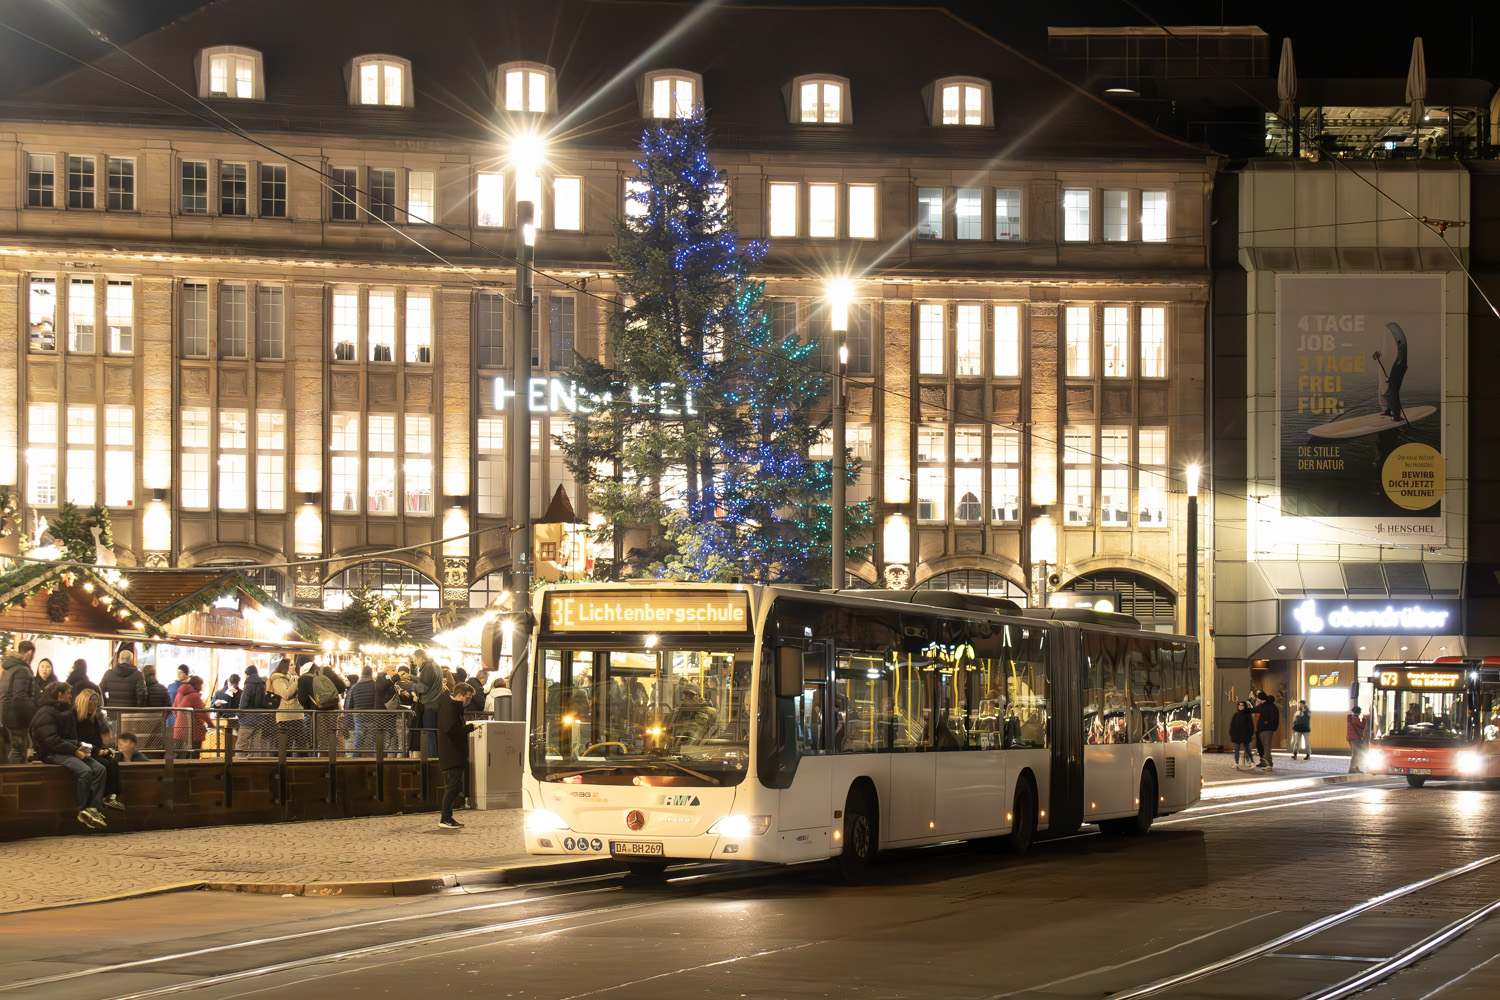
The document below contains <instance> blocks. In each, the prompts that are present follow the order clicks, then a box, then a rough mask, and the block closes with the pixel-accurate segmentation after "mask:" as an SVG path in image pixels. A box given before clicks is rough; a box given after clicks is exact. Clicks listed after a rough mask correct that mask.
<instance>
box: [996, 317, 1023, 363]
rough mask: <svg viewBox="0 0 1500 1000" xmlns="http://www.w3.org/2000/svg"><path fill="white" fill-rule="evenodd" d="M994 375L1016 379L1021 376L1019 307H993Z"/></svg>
mask: <svg viewBox="0 0 1500 1000" xmlns="http://www.w3.org/2000/svg"><path fill="white" fill-rule="evenodd" d="M995 374H996V375H997V376H999V377H1000V378H1017V377H1019V376H1020V374H1021V307H1020V306H996V307H995Z"/></svg>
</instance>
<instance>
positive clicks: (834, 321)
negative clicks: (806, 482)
mask: <svg viewBox="0 0 1500 1000" xmlns="http://www.w3.org/2000/svg"><path fill="white" fill-rule="evenodd" d="M828 307H829V311H830V314H831V315H830V317H829V326H830V327H831V328H832V330H833V333H834V334H835V336H836V337H837V338H838V362H837V366H836V369H835V372H834V376H833V499H832V501H831V503H832V507H833V511H832V514H833V517H832V521H833V523H832V539H831V542H830V544H831V546H832V549H833V552H832V558H831V560H830V570H829V574H828V576H829V581H828V582H829V586H830V587H831V588H832V589H833V590H842V589H843V588H844V557H845V554H846V552H847V549H848V546H847V543H846V542H845V540H844V515H845V509H844V504H845V489H846V484H845V480H846V479H847V478H848V468H847V463H846V461H845V452H846V450H847V443H848V428H847V426H846V422H845V416H846V412H845V411H846V410H847V408H848V400H847V399H846V398H845V396H844V373H845V371H846V370H847V368H848V364H849V344H848V334H849V283H848V282H847V281H844V280H837V281H833V282H830V283H829V286H828Z"/></svg>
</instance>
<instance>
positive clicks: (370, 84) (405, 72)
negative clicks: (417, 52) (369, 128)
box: [349, 55, 412, 108]
mask: <svg viewBox="0 0 1500 1000" xmlns="http://www.w3.org/2000/svg"><path fill="white" fill-rule="evenodd" d="M411 91H412V87H411V61H410V60H408V59H402V58H401V57H400V56H387V55H368V56H359V57H358V58H356V59H355V60H353V61H352V62H351V63H350V64H349V103H350V104H367V105H387V106H389V107H397V108H409V107H411V106H412V92H411Z"/></svg>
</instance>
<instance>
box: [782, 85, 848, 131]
mask: <svg viewBox="0 0 1500 1000" xmlns="http://www.w3.org/2000/svg"><path fill="white" fill-rule="evenodd" d="M847 86H848V83H847V82H846V81H843V80H834V79H822V80H800V81H798V82H797V84H796V86H795V93H796V94H797V115H796V118H795V119H794V120H795V121H798V122H802V123H805V124H820V125H839V124H847V123H848V122H849V117H848V101H846V100H845V99H844V94H845V89H846V87H847Z"/></svg>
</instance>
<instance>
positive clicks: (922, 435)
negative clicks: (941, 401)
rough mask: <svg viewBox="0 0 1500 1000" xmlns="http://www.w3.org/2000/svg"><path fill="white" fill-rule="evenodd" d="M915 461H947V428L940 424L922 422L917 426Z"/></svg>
mask: <svg viewBox="0 0 1500 1000" xmlns="http://www.w3.org/2000/svg"><path fill="white" fill-rule="evenodd" d="M917 461H918V462H943V463H946V462H947V461H948V428H947V427H945V426H943V425H942V424H922V425H921V426H920V427H918V428H917Z"/></svg>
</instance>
